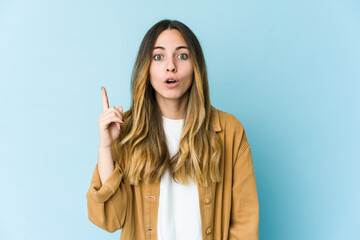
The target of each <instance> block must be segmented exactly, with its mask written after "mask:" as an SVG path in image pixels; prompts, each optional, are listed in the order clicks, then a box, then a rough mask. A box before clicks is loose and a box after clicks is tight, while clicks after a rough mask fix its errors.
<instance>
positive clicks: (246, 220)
mask: <svg viewBox="0 0 360 240" xmlns="http://www.w3.org/2000/svg"><path fill="white" fill-rule="evenodd" d="M243 140H244V141H243V143H242V144H241V145H242V146H241V147H240V150H239V151H238V153H237V157H236V159H235V162H234V166H233V186H232V208H231V221H230V229H229V240H235V239H236V240H258V239H259V203H258V195H257V190H256V182H255V174H254V166H253V161H252V156H251V151H250V146H249V143H248V142H247V140H246V136H245V134H244V139H243Z"/></svg>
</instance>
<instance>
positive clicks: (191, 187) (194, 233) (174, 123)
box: [158, 117, 202, 240]
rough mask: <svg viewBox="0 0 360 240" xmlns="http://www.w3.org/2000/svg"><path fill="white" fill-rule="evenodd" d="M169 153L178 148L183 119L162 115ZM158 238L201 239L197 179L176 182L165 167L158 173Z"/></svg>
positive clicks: (170, 239) (174, 239) (172, 154)
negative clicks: (159, 175) (159, 180)
mask: <svg viewBox="0 0 360 240" xmlns="http://www.w3.org/2000/svg"><path fill="white" fill-rule="evenodd" d="M162 119H163V125H164V131H165V135H166V140H167V144H168V149H169V151H170V156H174V154H175V153H176V152H177V150H178V146H179V141H180V136H181V132H182V127H183V123H184V120H183V119H179V120H174V119H168V118H165V117H162ZM158 239H159V240H201V239H202V236H201V218H200V208H199V194H198V189H197V185H196V183H194V182H193V181H189V183H188V184H187V185H182V184H180V183H176V182H175V181H174V180H173V179H172V178H171V177H170V176H169V170H166V171H165V172H164V174H163V175H162V177H161V182H160V196H159V212H158Z"/></svg>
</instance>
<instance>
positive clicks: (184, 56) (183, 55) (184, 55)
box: [179, 53, 188, 60]
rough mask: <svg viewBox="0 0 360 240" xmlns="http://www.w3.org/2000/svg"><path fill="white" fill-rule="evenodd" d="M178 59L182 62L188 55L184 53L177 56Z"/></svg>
mask: <svg viewBox="0 0 360 240" xmlns="http://www.w3.org/2000/svg"><path fill="white" fill-rule="evenodd" d="M179 58H180V59H182V60H185V59H187V58H188V55H187V54H186V53H182V54H179Z"/></svg>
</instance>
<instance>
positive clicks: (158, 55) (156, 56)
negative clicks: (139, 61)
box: [154, 54, 162, 61]
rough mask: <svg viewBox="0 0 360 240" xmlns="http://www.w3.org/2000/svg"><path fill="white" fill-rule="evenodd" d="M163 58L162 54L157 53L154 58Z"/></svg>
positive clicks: (157, 59)
mask: <svg viewBox="0 0 360 240" xmlns="http://www.w3.org/2000/svg"><path fill="white" fill-rule="evenodd" d="M161 58H162V56H161V55H160V54H156V55H155V56H154V59H155V60H156V61H159V60H161Z"/></svg>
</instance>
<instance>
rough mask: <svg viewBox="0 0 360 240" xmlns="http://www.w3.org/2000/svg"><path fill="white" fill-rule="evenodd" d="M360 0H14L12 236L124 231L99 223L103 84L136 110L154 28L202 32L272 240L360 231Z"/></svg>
mask: <svg viewBox="0 0 360 240" xmlns="http://www.w3.org/2000/svg"><path fill="white" fill-rule="evenodd" d="M359 12H360V3H359V1H356V0H331V1H330V0H328V1H325V0H311V1H310V0H301V1H300V0H297V1H285V0H273V1H265V0H262V1H261V0H258V1H250V0H246V1H221V3H220V1H189V0H183V1H133V2H132V3H131V2H130V1H127V2H125V1H123V2H122V1H93V0H92V1H89V0H87V1H85V0H84V1H69V0H68V1H45V0H43V1H41V0H37V1H36V0H33V1H6V0H5V1H4V0H0V80H1V94H0V98H1V99H0V104H1V105H0V109H1V118H0V132H1V134H0V148H1V151H0V158H1V167H0V172H1V173H0V182H1V197H0V239H21V240H23V239H29V240H30V239H34V240H39V239H54V240H57V239H61V240H63V239H119V236H120V231H118V232H116V233H113V234H111V233H107V232H105V231H103V230H101V229H100V228H98V227H96V226H95V225H93V224H92V223H91V222H90V221H89V220H88V219H87V208H86V197H85V194H86V192H87V189H88V187H89V184H90V178H91V175H92V171H93V169H94V167H95V164H96V162H97V150H98V144H99V142H98V141H99V140H98V122H97V120H98V115H100V114H101V111H102V107H101V91H100V87H101V86H105V87H106V88H107V90H108V97H109V101H110V105H115V106H119V105H122V106H124V109H128V107H129V106H130V76H131V71H132V67H133V64H134V61H135V57H136V54H137V51H138V48H139V46H140V42H141V40H142V38H143V36H144V34H145V33H146V31H147V30H148V29H149V28H150V27H151V26H152V25H153V24H155V23H156V22H158V21H159V20H162V19H164V18H170V19H177V20H180V21H182V22H184V23H185V24H187V25H188V26H189V27H190V28H191V29H192V30H193V31H194V33H195V34H196V36H197V37H198V38H199V41H200V43H201V45H202V47H203V51H204V54H205V58H206V61H207V67H208V72H209V81H210V91H211V99H212V104H213V105H214V106H215V107H217V108H219V109H221V110H223V111H226V112H229V113H232V114H234V115H235V116H236V117H237V118H238V119H239V120H240V121H241V122H242V123H243V125H244V126H245V130H246V132H247V136H248V139H249V142H250V145H251V149H252V154H253V161H254V167H255V174H256V180H257V187H258V194H259V202H260V239H264V240H265V239H270V240H273V239H274V240H288V239H291V240H297V239H299V240H304V239H327V240H332V239H360V228H359V226H360V217H359V216H360V207H359V203H360V186H359V183H360V174H359V172H360V163H359V160H360V154H359V152H360V151H359V146H360V141H359V135H360V128H359V123H360V112H359V105H360V83H359V81H360V14H359Z"/></svg>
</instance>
